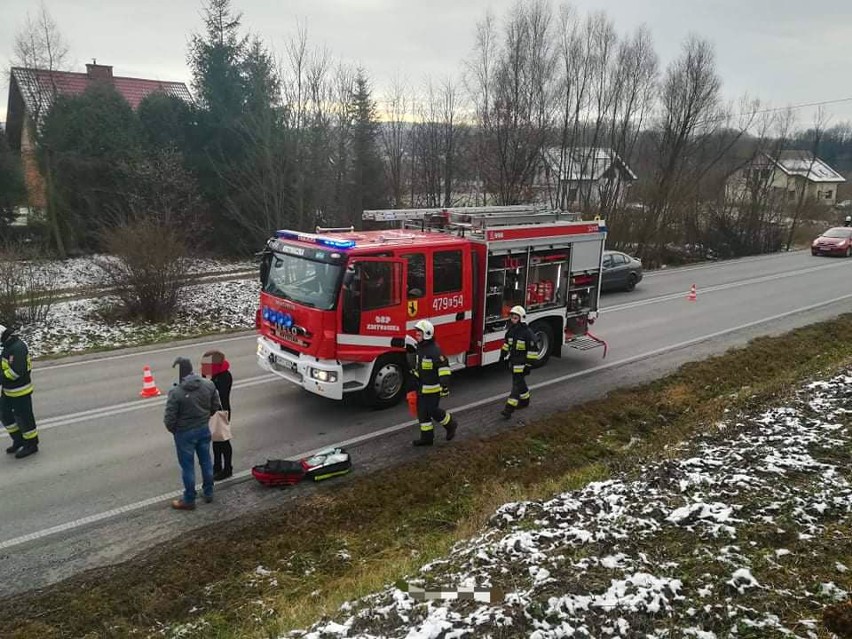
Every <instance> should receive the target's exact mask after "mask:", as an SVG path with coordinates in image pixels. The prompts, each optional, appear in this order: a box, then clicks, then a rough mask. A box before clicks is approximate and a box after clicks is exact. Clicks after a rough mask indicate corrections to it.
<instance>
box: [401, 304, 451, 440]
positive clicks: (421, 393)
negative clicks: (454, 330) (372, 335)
mask: <svg viewBox="0 0 852 639" xmlns="http://www.w3.org/2000/svg"><path fill="white" fill-rule="evenodd" d="M414 329H415V338H416V339H417V351H416V353H415V358H416V359H415V360H414V370H413V371H412V372H413V374H414V378H415V388H416V390H417V421H418V423H419V424H420V439H415V440H414V442H413V444H414V445H415V446H431V445H432V442H433V441H434V439H435V427H434V425H433V422H434V423H437V424H440V425H441V426H443V427H444V428H445V429H446V431H447V441H449V440H451V439H452V438H453V437H455V436H456V428H457V427H458V423H457V422H456V420H455V419H454V418H453V416H452V415H451V414H450V413H449V412H447V411H445V410H444V409H443V408H441V406H440V403H441V398H442V397H447V396H448V395H449V394H450V388H449V382H450V375H451V371H450V363H449V361H448V360H447V358H446V357H445V356H444V354H443V353H442V352H441V349H440V348H438V345H437V344H436V343H435V327H434V326H433V325H432V322H430V321H428V320H420V321H419V322H417V323H416V324H415V325H414Z"/></svg>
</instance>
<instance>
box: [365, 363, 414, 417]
mask: <svg viewBox="0 0 852 639" xmlns="http://www.w3.org/2000/svg"><path fill="white" fill-rule="evenodd" d="M404 391H405V360H404V359H403V358H401V357H397V356H396V355H383V356H382V357H380V358H379V359H378V360H376V364H375V366H373V373H372V375H370V383H369V384H367V388H365V389H364V400H365V403H366V404H367V405H368V406H371V407H373V408H389V407H390V406H394V405H395V404H396V403H397V402H399V400H400V399H401V398H402V396H403V394H404Z"/></svg>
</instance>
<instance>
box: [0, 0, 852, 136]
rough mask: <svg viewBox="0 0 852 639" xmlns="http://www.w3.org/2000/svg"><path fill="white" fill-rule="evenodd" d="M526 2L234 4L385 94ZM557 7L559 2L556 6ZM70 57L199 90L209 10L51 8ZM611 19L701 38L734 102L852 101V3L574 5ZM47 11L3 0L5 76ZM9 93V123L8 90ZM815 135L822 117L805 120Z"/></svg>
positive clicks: (462, 51)
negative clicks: (198, 53) (199, 43)
mask: <svg viewBox="0 0 852 639" xmlns="http://www.w3.org/2000/svg"><path fill="white" fill-rule="evenodd" d="M515 2H516V0H283V1H282V0H235V1H234V4H235V6H236V7H237V8H239V9H240V10H241V11H242V12H243V25H244V27H245V28H246V29H248V30H250V31H251V32H254V33H257V34H258V35H260V36H261V37H263V39H264V40H265V41H266V42H267V43H268V44H269V45H270V46H271V47H272V48H273V49H276V50H277V51H283V49H284V42H285V41H286V40H287V39H288V38H290V37H291V36H292V34H293V33H294V31H295V30H296V28H297V24H299V23H303V24H306V25H307V29H308V33H309V40H310V42H311V44H313V45H316V46H325V47H327V48H328V49H329V50H330V51H331V52H332V53H333V54H334V55H335V56H336V57H338V58H341V59H344V60H346V61H349V62H351V63H354V64H360V65H362V66H363V67H364V68H366V69H367V70H368V72H369V73H370V75H371V77H372V78H373V81H374V84H375V86H376V88H377V90H378V91H381V90H382V88H383V87H386V86H388V85H389V83H390V79H391V78H392V77H393V76H395V75H396V76H401V77H404V78H408V79H409V81H410V82H413V83H419V82H421V81H422V80H423V79H424V78H425V77H427V76H432V77H436V78H440V77H442V76H445V75H447V74H454V75H456V74H458V73H459V71H460V70H461V68H462V64H463V61H464V60H465V58H466V57H468V56H469V55H470V52H471V50H472V44H473V34H474V27H475V24H476V22H477V21H478V20H480V19H482V17H483V16H484V15H485V12H486V11H487V10H489V9H491V10H492V11H493V12H494V14H495V15H496V16H497V17H500V16H503V15H505V13H506V11H507V10H508V8H509V7H511V6H512V5H513V4H514V3H515ZM558 3H559V0H553V4H554V6H556V5H557V4H558ZM45 4H46V6H47V8H48V11H49V12H50V13H51V15H52V16H53V18H54V20H55V21H56V23H57V24H58V25H59V27H60V30H61V31H62V33H63V34H64V36H65V38H66V40H67V41H68V44H69V45H70V50H71V56H70V59H71V62H72V67H73V69H72V70H80V71H82V70H85V66H84V65H85V63H86V62H90V61H91V59H92V58H97V60H98V62H99V63H101V64H110V65H113V67H114V73H115V74H116V75H124V76H136V77H146V78H157V79H163V80H184V81H187V82H188V81H189V72H188V70H187V67H186V51H187V42H188V38H189V35H190V34H191V33H192V32H193V31H196V30H199V29H200V28H201V17H200V16H201V7H202V0H111V1H110V2H104V1H103V0H45ZM572 4H573V5H574V6H575V7H576V8H577V9H579V10H580V11H581V12H583V13H585V12H587V11H590V10H599V9H603V10H605V11H606V12H607V14H608V15H609V16H610V17H611V18H613V19H614V21H615V24H616V27H617V29H618V30H619V31H620V32H627V31H631V30H633V29H634V28H636V27H637V26H639V25H641V24H646V25H647V26H648V27H649V28H650V29H651V32H652V34H653V38H654V44H655V48H656V50H657V53H658V55H659V57H660V60H661V63H662V64H663V65H665V64H666V63H668V62H669V61H670V60H671V59H672V58H674V57H675V56H676V55H677V52H678V50H679V47H680V45H681V42H682V41H683V39H684V38H685V37H686V36H687V35H688V34H689V33H696V34H698V35H701V36H703V37H705V38H708V39H709V40H711V41H712V42H713V43H714V44H715V46H716V53H717V59H718V68H719V73H720V75H721V77H722V79H723V90H724V93H725V96H726V97H727V98H730V99H735V98H738V97H739V96H742V95H743V94H745V93H747V94H749V95H750V96H753V97H758V98H760V99H761V101H763V102H766V103H769V104H770V105H771V106H776V107H777V106H785V105H790V104H803V103H812V102H822V101H834V100H842V99H844V98H850V97H852V85H850V83H849V82H848V78H849V71H848V69H849V62H848V60H849V58H850V50H852V2H850V1H849V0H810V1H809V2H803V1H802V0H598V1H595V0H574V1H573V3H572ZM38 7H39V2H38V0H0V68H2V69H8V67H9V65H10V63H11V62H12V60H11V56H12V53H13V52H12V48H13V41H14V35H15V33H16V32H17V31H18V30H19V29H20V28H21V26H22V25H23V23H24V21H25V19H26V15H27V12H30V13H32V14H35V13H36V12H37V11H38ZM6 75H7V74H6V73H4V80H3V82H2V84H0V91H2V93H0V122H2V121H4V120H5V111H6V99H7V98H6V95H7V89H8V78H7V77H5V76H6ZM827 108H828V110H829V113H830V114H831V122H832V123H837V122H840V121H845V120H852V100H848V101H846V102H840V103H837V104H832V105H829V106H828V107H827ZM797 113H798V123H799V124H800V125H801V126H807V125H808V123H809V122H810V121H811V120H812V118H813V109H800V110H799V111H797Z"/></svg>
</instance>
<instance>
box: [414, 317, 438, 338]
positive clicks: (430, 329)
mask: <svg viewBox="0 0 852 639" xmlns="http://www.w3.org/2000/svg"><path fill="white" fill-rule="evenodd" d="M414 328H415V329H417V330H418V331H420V332H421V333H423V339H432V338H433V337H435V327H434V326H432V322H430V321H429V320H420V321H419V322H417V323H416V324H415V325H414Z"/></svg>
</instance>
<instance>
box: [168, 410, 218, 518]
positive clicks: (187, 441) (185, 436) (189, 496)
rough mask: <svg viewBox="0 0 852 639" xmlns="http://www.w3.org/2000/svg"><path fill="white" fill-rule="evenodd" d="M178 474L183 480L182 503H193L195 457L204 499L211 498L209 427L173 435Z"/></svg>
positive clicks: (211, 460) (211, 475)
mask: <svg viewBox="0 0 852 639" xmlns="http://www.w3.org/2000/svg"><path fill="white" fill-rule="evenodd" d="M174 436H175V449H176V450H177V458H178V463H179V464H180V474H181V478H182V479H183V501H184V502H185V503H187V504H194V503H195V495H196V492H195V455H196V454H197V455H198V463H199V464H200V466H201V480H202V487H203V489H204V496H205V497H212V496H213V458H212V456H211V455H210V427H209V426H207V425H206V424H205V425H204V426H199V427H198V428H192V429H190V430H179V431H177V432H176V433H174Z"/></svg>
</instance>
